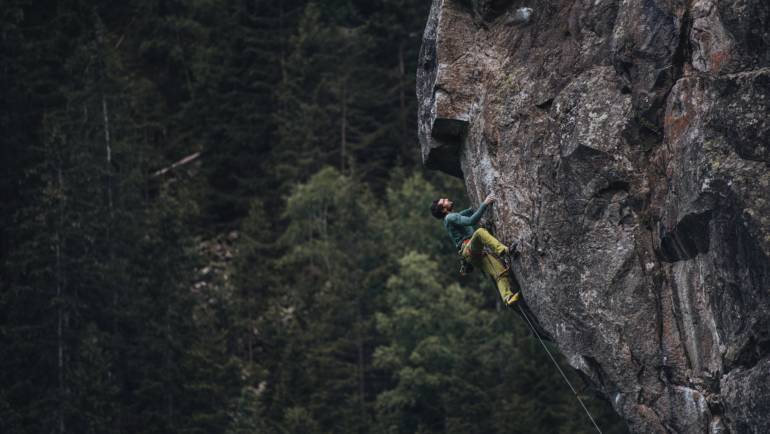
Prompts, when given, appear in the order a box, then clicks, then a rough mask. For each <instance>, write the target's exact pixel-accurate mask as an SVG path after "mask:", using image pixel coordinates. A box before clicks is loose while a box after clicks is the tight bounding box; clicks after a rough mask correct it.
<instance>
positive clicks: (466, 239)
mask: <svg viewBox="0 0 770 434" xmlns="http://www.w3.org/2000/svg"><path fill="white" fill-rule="evenodd" d="M494 201H495V198H494V197H493V196H492V195H489V196H487V197H486V199H484V202H482V204H481V206H479V208H478V209H477V210H475V211H474V209H473V208H468V209H465V210H462V211H460V212H452V211H453V209H454V203H453V202H452V201H451V200H449V199H447V198H441V199H436V200H434V201H433V203H432V204H431V206H430V212H431V214H433V217H435V218H437V219H439V220H443V221H444V228H445V229H446V231H447V232H448V233H449V237H450V238H451V239H452V242H453V243H454V245H455V247H456V248H457V252H458V253H459V254H460V256H461V258H462V260H463V263H464V264H468V263H470V264H471V265H472V266H473V267H476V268H480V269H482V270H483V271H484V272H485V273H487V274H488V275H489V276H491V277H492V279H494V281H495V283H496V284H497V290H498V291H499V292H500V296H501V297H502V298H503V302H505V304H507V305H509V306H510V305H512V304H514V303H516V302H517V301H519V299H520V298H521V294H520V293H519V291H518V290H517V291H515V292H514V291H511V282H510V280H509V279H508V271H509V267H507V266H505V265H504V263H503V262H501V261H500V259H498V257H500V258H505V257H506V256H508V255H515V253H516V246H515V245H514V246H511V247H510V248H509V247H507V246H505V245H504V244H503V243H501V242H500V241H498V240H497V238H495V237H493V236H492V234H490V233H489V231H487V230H486V229H484V228H479V229H475V230H474V228H475V225H476V223H478V221H479V219H481V215H482V214H484V211H485V210H486V209H487V206H488V205H490V204H492V203H493V202H494ZM484 246H486V247H488V248H489V249H490V250H492V252H494V254H495V255H494V256H493V255H490V254H488V253H485V252H484ZM495 256H497V257H495Z"/></svg>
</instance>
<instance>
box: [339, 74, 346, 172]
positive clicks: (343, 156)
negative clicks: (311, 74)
mask: <svg viewBox="0 0 770 434" xmlns="http://www.w3.org/2000/svg"><path fill="white" fill-rule="evenodd" d="M347 91H348V85H347V80H343V81H342V121H341V122H340V140H341V153H340V154H341V155H340V160H341V161H340V172H342V173H343V174H344V173H345V160H346V159H347V145H348V143H347V142H348V136H347V135H348V96H347Z"/></svg>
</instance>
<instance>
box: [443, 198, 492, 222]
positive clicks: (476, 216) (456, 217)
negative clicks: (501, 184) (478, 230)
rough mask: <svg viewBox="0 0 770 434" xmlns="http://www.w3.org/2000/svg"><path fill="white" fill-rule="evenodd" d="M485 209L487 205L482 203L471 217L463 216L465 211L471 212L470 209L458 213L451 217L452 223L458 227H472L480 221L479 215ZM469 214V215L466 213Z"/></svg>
mask: <svg viewBox="0 0 770 434" xmlns="http://www.w3.org/2000/svg"><path fill="white" fill-rule="evenodd" d="M486 209H487V204H486V203H482V204H481V206H479V208H478V209H477V210H476V212H474V213H473V214H471V215H463V213H466V211H469V210H470V211H473V209H472V208H469V209H466V210H463V211H460V212H459V213H456V214H454V215H453V216H451V220H452V223H454V224H456V225H460V226H473V225H475V224H476V223H478V221H479V220H480V219H481V215H482V214H484V210H486ZM468 214H470V213H468Z"/></svg>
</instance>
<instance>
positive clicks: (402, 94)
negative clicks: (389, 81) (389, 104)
mask: <svg viewBox="0 0 770 434" xmlns="http://www.w3.org/2000/svg"><path fill="white" fill-rule="evenodd" d="M404 45H405V43H404V40H403V39H402V40H401V41H400V42H399V44H398V73H399V79H398V104H399V112H398V117H399V123H400V124H401V125H400V126H401V148H402V150H401V155H402V156H403V157H402V158H404V159H405V163H409V162H410V161H409V155H412V153H411V148H412V144H411V143H407V141H408V137H409V131H408V129H409V126H408V125H407V122H406V119H407V117H408V115H409V114H408V113H407V104H406V67H405V66H404Z"/></svg>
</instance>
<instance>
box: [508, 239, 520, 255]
mask: <svg viewBox="0 0 770 434" xmlns="http://www.w3.org/2000/svg"><path fill="white" fill-rule="evenodd" d="M507 250H508V251H507V252H506V255H507V256H510V257H511V259H516V258H518V257H519V249H518V244H517V243H516V242H515V241H514V242H513V243H511V245H510V246H508V247H507Z"/></svg>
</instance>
